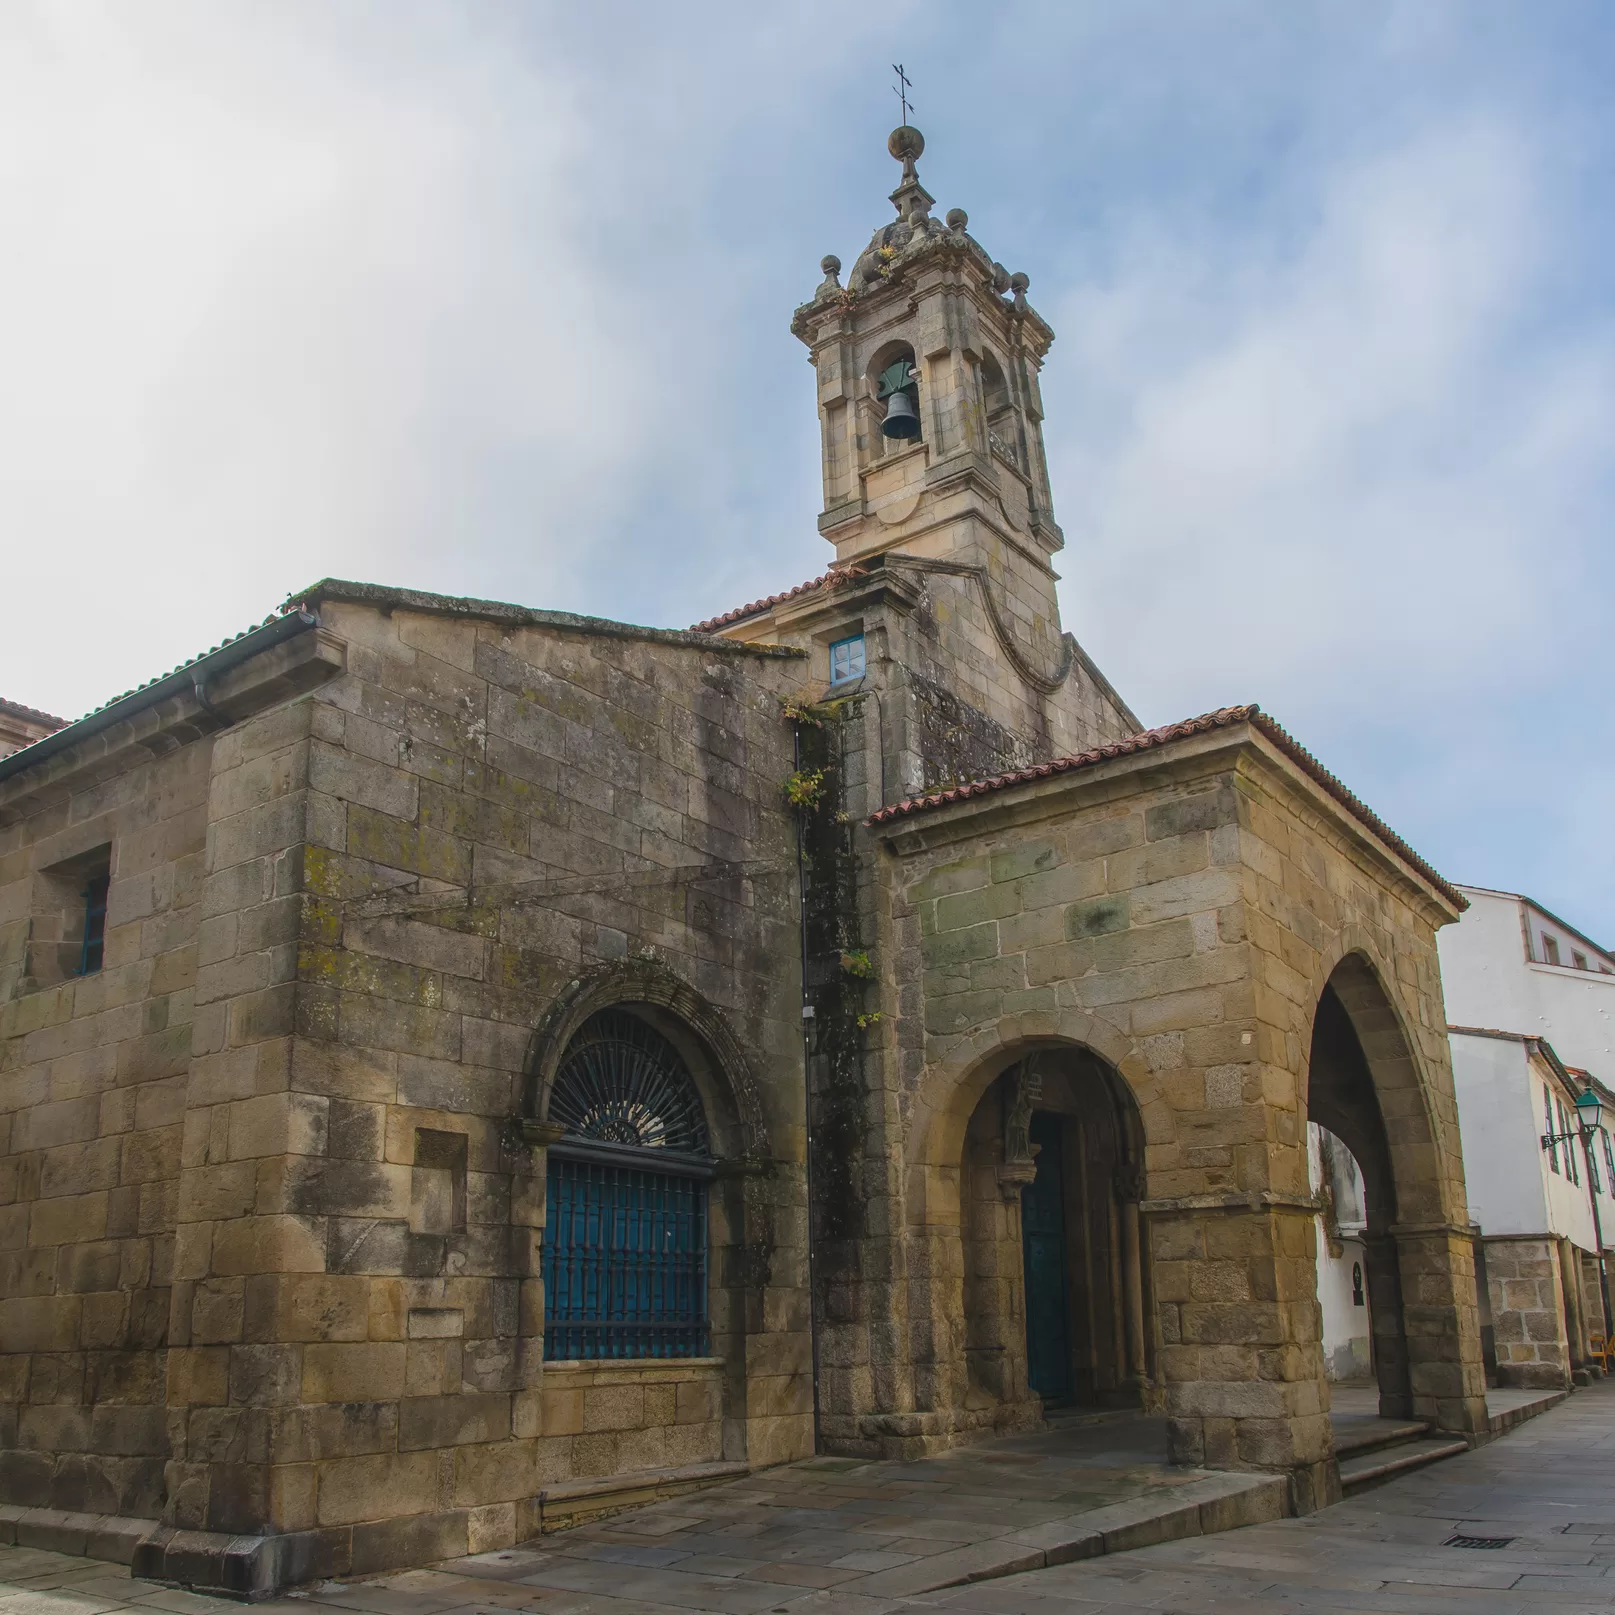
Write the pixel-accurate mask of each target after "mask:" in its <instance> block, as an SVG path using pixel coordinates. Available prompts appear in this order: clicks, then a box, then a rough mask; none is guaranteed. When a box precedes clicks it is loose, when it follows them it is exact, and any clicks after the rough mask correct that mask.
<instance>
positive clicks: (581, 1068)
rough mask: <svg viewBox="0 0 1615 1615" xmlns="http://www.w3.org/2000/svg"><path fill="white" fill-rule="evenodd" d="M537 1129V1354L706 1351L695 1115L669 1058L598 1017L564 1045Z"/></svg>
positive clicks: (700, 1137)
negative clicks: (541, 1304) (540, 1255)
mask: <svg viewBox="0 0 1615 1615" xmlns="http://www.w3.org/2000/svg"><path fill="white" fill-rule="evenodd" d="M549 1119H550V1120H551V1121H552V1122H559V1123H560V1124H561V1125H563V1126H564V1127H565V1128H566V1134H565V1135H564V1137H562V1138H561V1139H560V1140H559V1141H558V1142H557V1143H555V1144H553V1145H551V1146H550V1152H549V1181H548V1188H547V1202H548V1216H547V1219H546V1221H547V1224H548V1226H547V1228H546V1231H545V1239H544V1296H545V1316H544V1355H545V1357H547V1358H549V1359H550V1360H552V1361H554V1360H558V1359H571V1358H599V1357H700V1356H704V1355H705V1354H706V1352H707V1349H708V1348H707V1182H708V1180H709V1179H710V1178H711V1176H712V1157H711V1153H710V1151H709V1149H708V1144H707V1127H706V1118H705V1116H704V1115H703V1113H702V1110H701V1101H700V1098H699V1096H698V1095H697V1093H696V1091H695V1084H694V1083H693V1082H692V1081H691V1079H690V1074H689V1071H688V1070H687V1069H686V1067H685V1065H684V1061H683V1060H682V1059H681V1058H680V1056H679V1053H678V1051H677V1049H675V1048H674V1047H673V1045H672V1044H671V1043H669V1042H668V1040H667V1039H666V1038H665V1037H663V1036H662V1035H661V1033H660V1032H658V1031H657V1030H656V1029H655V1027H653V1026H651V1025H650V1024H649V1023H648V1022H646V1021H642V1020H640V1019H639V1018H638V1017H637V1016H635V1015H631V1014H629V1013H627V1012H626V1011H623V1010H617V1009H609V1010H602V1011H601V1012H600V1013H599V1014H597V1015H593V1016H591V1017H590V1018H589V1020H588V1021H586V1022H585V1023H584V1025H583V1027H582V1028H581V1029H580V1030H579V1032H578V1034H577V1036H576V1037H574V1038H573V1040H572V1042H571V1043H570V1044H569V1045H568V1047H567V1051H566V1056H565V1058H564V1059H563V1060H562V1063H561V1068H560V1070H559V1071H558V1072H557V1074H556V1078H555V1084H554V1087H553V1089H552V1090H551V1094H550V1105H549Z"/></svg>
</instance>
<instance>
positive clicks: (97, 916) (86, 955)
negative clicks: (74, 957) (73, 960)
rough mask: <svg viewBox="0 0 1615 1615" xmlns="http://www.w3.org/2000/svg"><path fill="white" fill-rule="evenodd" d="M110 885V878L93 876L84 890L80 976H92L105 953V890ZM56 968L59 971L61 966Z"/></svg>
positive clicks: (99, 966) (98, 967) (99, 965)
mask: <svg viewBox="0 0 1615 1615" xmlns="http://www.w3.org/2000/svg"><path fill="white" fill-rule="evenodd" d="M111 884H112V880H111V877H110V876H108V875H95V876H92V877H91V880H90V884H89V885H88V886H86V887H85V888H84V938H83V941H82V942H81V943H80V945H79V970H78V973H79V974H80V975H81V976H93V975H94V974H95V973H96V971H97V970H99V969H100V968H101V960H102V957H103V956H104V955H105V953H106V938H107V888H108V887H109V886H110V885H111ZM56 968H57V969H58V970H60V969H61V966H60V965H58V966H57V967H56Z"/></svg>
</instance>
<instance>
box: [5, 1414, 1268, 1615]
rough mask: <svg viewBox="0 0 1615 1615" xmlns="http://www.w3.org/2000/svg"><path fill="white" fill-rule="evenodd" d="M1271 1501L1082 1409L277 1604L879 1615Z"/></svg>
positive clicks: (47, 1565)
mask: <svg viewBox="0 0 1615 1615" xmlns="http://www.w3.org/2000/svg"><path fill="white" fill-rule="evenodd" d="M1284 1497H1285V1483H1284V1481H1283V1480H1282V1479H1281V1478H1280V1477H1277V1476H1272V1475H1257V1474H1239V1475H1230V1474H1221V1473H1212V1472H1208V1471H1204V1470H1193V1469H1174V1468H1172V1467H1171V1466H1170V1465H1168V1463H1167V1462H1166V1429H1165V1421H1164V1420H1160V1419H1146V1418H1142V1417H1140V1416H1138V1415H1137V1414H1130V1415H1121V1416H1116V1415H1111V1416H1098V1417H1094V1416H1089V1417H1088V1418H1085V1419H1070V1420H1065V1421H1060V1422H1057V1423H1056V1425H1055V1427H1054V1428H1052V1429H1050V1430H1046V1431H1039V1432H1037V1433H1035V1434H1030V1435H1024V1436H1013V1437H1008V1438H1002V1439H998V1440H993V1441H989V1442H985V1443H983V1444H982V1445H980V1446H977V1447H960V1448H957V1449H955V1450H953V1451H951V1452H947V1453H943V1454H940V1455H939V1456H937V1457H935V1458H930V1459H926V1460H924V1461H922V1462H919V1463H894V1462H865V1461H863V1460H859V1459H846V1458H814V1459H808V1460H806V1461H804V1462H802V1463H796V1464H789V1465H785V1466H783V1467H781V1468H778V1469H770V1470H765V1471H762V1472H761V1473H759V1474H756V1475H751V1476H748V1477H746V1478H745V1479H743V1480H739V1481H735V1482H731V1483H729V1484H726V1485H723V1486H718V1487H713V1488H711V1489H709V1490H706V1491H700V1492H691V1493H686V1494H685V1495H683V1496H681V1497H678V1498H675V1499H671V1500H669V1501H666V1502H662V1503H657V1504H653V1505H651V1506H650V1507H648V1508H641V1509H637V1510H635V1511H633V1512H632V1513H626V1514H620V1515H616V1516H614V1517H612V1518H609V1519H605V1520H601V1521H598V1522H596V1523H594V1524H590V1525H584V1526H581V1527H579V1528H577V1529H575V1530H571V1531H566V1532H562V1533H559V1534H557V1535H553V1536H548V1537H544V1538H542V1539H540V1540H539V1541H537V1542H534V1543H530V1544H527V1545H525V1546H522V1547H518V1548H514V1549H508V1550H505V1551H501V1552H495V1553H486V1554H479V1555H476V1556H474V1557H472V1558H468V1559H458V1560H451V1561H449V1562H448V1563H445V1564H441V1565H439V1566H437V1567H436V1568H434V1569H431V1570H415V1571H406V1572H403V1573H400V1574H394V1575H388V1576H385V1577H378V1578H376V1579H374V1580H370V1581H350V1582H346V1583H337V1582H327V1583H324V1584H322V1585H321V1586H319V1587H317V1588H314V1589H310V1590H307V1591H303V1592H300V1593H298V1594H297V1595H295V1596H293V1597H289V1598H286V1599H282V1600H279V1601H277V1603H276V1604H275V1605H274V1606H273V1607H274V1608H275V1609H280V1610H295V1611H297V1612H298V1615H314V1612H312V1611H311V1610H310V1607H309V1606H310V1604H315V1605H323V1606H327V1609H328V1611H329V1615H337V1612H338V1611H351V1610H363V1611H370V1612H374V1615H438V1612H448V1611H454V1612H456V1615H468V1612H469V1611H472V1610H490V1611H495V1610H499V1611H502V1610H506V1609H525V1610H532V1611H535V1612H540V1615H582V1612H584V1611H588V1612H590V1615H647V1612H650V1611H673V1610H689V1609H701V1610H713V1611H719V1612H721V1615H764V1612H768V1611H773V1610H776V1609H783V1608H785V1607H787V1606H791V1605H797V1604H801V1605H802V1606H803V1615H807V1611H808V1610H811V1609H815V1608H820V1607H822V1606H823V1605H824V1603H825V1602H826V1595H829V1597H830V1601H833V1602H834V1603H835V1604H836V1605H837V1606H838V1607H839V1608H841V1609H843V1610H845V1611H848V1612H852V1611H858V1610H863V1611H871V1612H872V1611H876V1610H883V1609H887V1608H892V1607H895V1605H896V1603H897V1601H898V1600H899V1599H901V1598H902V1597H904V1596H908V1595H913V1594H916V1593H922V1592H926V1591H929V1590H931V1589H934V1588H937V1587H943V1586H948V1585H951V1584H953V1583H956V1582H959V1581H962V1580H964V1579H965V1578H966V1577H973V1576H1003V1575H1008V1574H1012V1573H1014V1572H1017V1571H1023V1570H1029V1569H1037V1568H1040V1567H1041V1566H1043V1565H1045V1564H1051V1563H1060V1562H1063V1561H1064V1560H1065V1559H1068V1558H1073V1557H1076V1556H1078V1555H1081V1554H1091V1553H1102V1552H1107V1551H1116V1550H1118V1549H1121V1548H1124V1547H1127V1546H1130V1545H1133V1544H1135V1543H1139V1542H1151V1541H1159V1540H1160V1539H1161V1536H1162V1535H1163V1533H1164V1534H1173V1533H1175V1532H1178V1531H1185V1530H1188V1531H1194V1532H1197V1533H1198V1532H1209V1531H1221V1530H1227V1529H1229V1528H1230V1527H1232V1526H1236V1525H1241V1524H1246V1523H1249V1522H1251V1521H1254V1520H1262V1519H1272V1518H1276V1517H1278V1515H1279V1514H1280V1513H1281V1512H1282V1511H1283V1507H1284ZM6 1583H9V1584H10V1587H11V1588H14V1589H17V1591H15V1592H12V1593H8V1592H7V1591H6V1588H5V1586H4V1585H0V1615H101V1612H103V1611H106V1612H111V1611H119V1610H122V1609H124V1608H126V1607H142V1608H152V1609H166V1610H173V1611H190V1610H195V1611H203V1610H210V1609H224V1608H227V1607H229V1606H228V1605H226V1604H225V1603H224V1602H223V1601H221V1600H216V1599H211V1598H196V1597H194V1596H193V1595H190V1594H186V1593H182V1592H181V1593H176V1592H164V1591H163V1590H162V1589H160V1588H158V1587H155V1586H154V1585H153V1584H151V1583H148V1582H141V1581H133V1580H131V1579H130V1578H129V1576H128V1573H127V1572H126V1571H124V1570H122V1569H121V1568H118V1567H114V1566H110V1565H102V1564H94V1563H92V1562H90V1561H86V1560H82V1559H73V1558H70V1557H68V1556H65V1555H57V1554H48V1553H43V1552H40V1551H38V1550H37V1549H28V1548H15V1549H7V1548H0V1584H6ZM831 1589H833V1590H834V1592H833V1594H832V1593H831V1591H830V1590H831ZM41 1594H49V1595H50V1597H49V1598H48V1599H47V1600H46V1601H43V1602H42V1601H41V1600H40V1595H41ZM18 1598H20V1599H22V1602H20V1603H18V1602H14V1600H16V1599H18ZM64 1598H65V1599H71V1603H66V1602H61V1601H59V1600H60V1599H64ZM321 1615H326V1612H321Z"/></svg>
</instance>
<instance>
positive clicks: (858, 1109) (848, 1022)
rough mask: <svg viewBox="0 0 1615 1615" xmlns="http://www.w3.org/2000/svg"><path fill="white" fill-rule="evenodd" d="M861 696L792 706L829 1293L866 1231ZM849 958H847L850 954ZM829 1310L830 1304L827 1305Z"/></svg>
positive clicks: (816, 1194) (811, 1121)
mask: <svg viewBox="0 0 1615 1615" xmlns="http://www.w3.org/2000/svg"><path fill="white" fill-rule="evenodd" d="M857 713H858V703H857V702H856V701H849V702H845V703H841V702H838V703H833V704H828V705H826V706H822V707H815V708H811V709H799V710H796V711H793V712H792V713H791V714H790V716H791V718H792V721H793V722H794V723H795V724H796V731H797V737H798V743H799V755H798V764H797V766H798V770H799V776H802V777H816V779H817V781H818V789H817V790H816V791H815V792H814V793H812V795H811V800H804V801H798V803H797V813H798V816H799V819H800V823H801V838H802V843H801V844H802V904H803V929H804V945H805V954H806V957H805V958H804V961H803V965H804V982H803V987H804V991H805V993H806V998H807V1003H808V1005H809V1006H810V1007H811V1008H812V1011H813V1014H812V1017H811V1021H810V1026H811V1031H810V1044H809V1050H810V1052H809V1056H808V1107H809V1108H808V1126H809V1130H810V1132H811V1135H812V1170H813V1185H812V1187H813V1217H814V1226H813V1238H814V1241H815V1251H816V1260H817V1275H816V1276H817V1279H818V1282H819V1285H820V1288H821V1292H823V1297H824V1298H825V1299H828V1298H829V1296H831V1295H832V1294H833V1287H834V1286H835V1285H836V1284H837V1283H838V1281H844V1280H846V1279H850V1278H852V1277H854V1276H855V1275H856V1270H857V1263H858V1241H859V1240H860V1239H861V1238H862V1236H863V1233H864V1216H863V1209H864V1208H863V1193H862V1178H863V1173H862V1158H863V1153H864V1135H865V1117H864V1109H865V1082H864V1070H863V1060H864V1038H865V1026H866V1025H867V1023H868V1015H867V1012H866V1009H865V1003H866V997H867V992H868V986H869V979H870V976H871V975H872V974H873V967H872V966H870V965H869V962H868V954H867V952H866V950H865V948H864V946H863V939H862V936H861V934H860V926H859V915H858V854H857V849H856V844H855V842H854V839H853V825H852V823H851V821H850V819H849V816H848V814H847V812H846V808H845V799H846V750H847V732H846V731H847V725H848V724H849V723H850V722H854V721H856V718H857ZM849 960H850V961H852V963H851V965H850V966H849V962H848V961H849ZM832 1310H833V1308H832Z"/></svg>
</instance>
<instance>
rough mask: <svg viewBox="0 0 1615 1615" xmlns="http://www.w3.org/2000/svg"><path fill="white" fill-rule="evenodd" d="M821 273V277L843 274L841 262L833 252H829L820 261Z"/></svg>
mask: <svg viewBox="0 0 1615 1615" xmlns="http://www.w3.org/2000/svg"><path fill="white" fill-rule="evenodd" d="M819 273H820V274H821V275H839V274H840V273H841V260H840V259H839V258H838V257H836V255H835V254H834V253H833V252H827V253H826V254H825V255H824V256H823V257H822V258H821V259H820V260H819Z"/></svg>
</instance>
